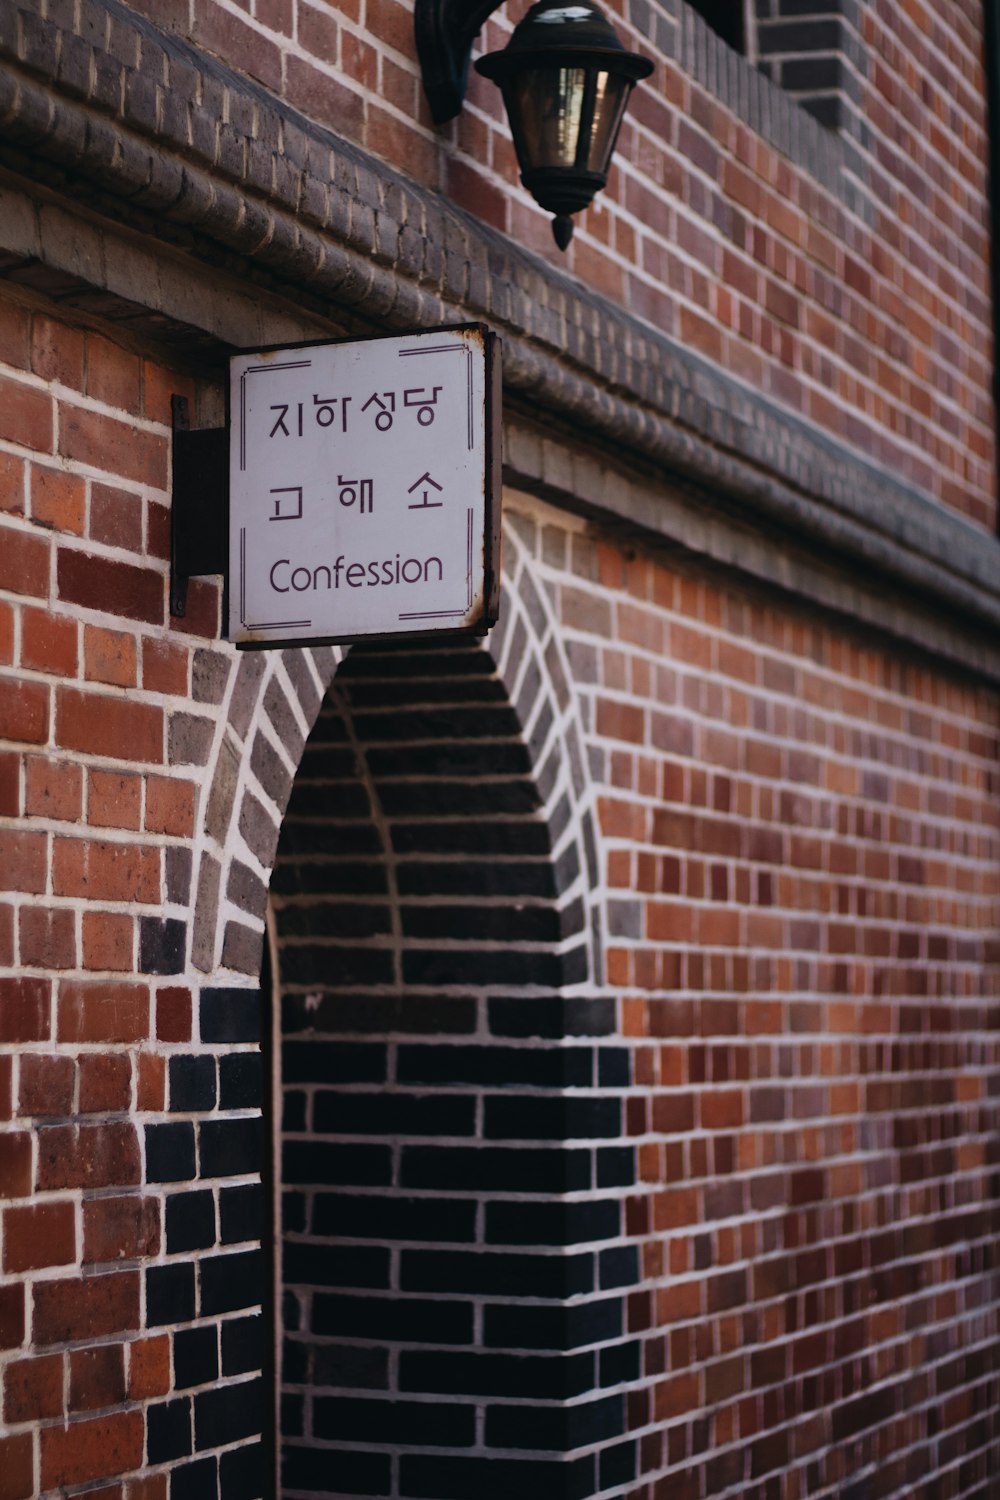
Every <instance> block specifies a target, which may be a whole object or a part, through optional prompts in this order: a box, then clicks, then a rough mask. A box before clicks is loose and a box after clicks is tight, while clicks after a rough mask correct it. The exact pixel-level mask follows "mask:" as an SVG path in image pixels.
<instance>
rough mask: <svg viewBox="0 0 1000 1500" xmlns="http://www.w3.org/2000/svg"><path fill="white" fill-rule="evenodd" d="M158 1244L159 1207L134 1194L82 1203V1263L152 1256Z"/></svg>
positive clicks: (152, 1200)
mask: <svg viewBox="0 0 1000 1500" xmlns="http://www.w3.org/2000/svg"><path fill="white" fill-rule="evenodd" d="M159 1248H160V1208H159V1203H158V1202H157V1200H156V1199H155V1198H142V1197H140V1196H139V1195H138V1194H135V1195H133V1194H129V1195H127V1196H122V1197H102V1198H94V1199H92V1200H90V1201H89V1202H86V1203H84V1206H83V1263H84V1265H94V1264H104V1263H112V1264H113V1263H116V1262H118V1261H121V1260H139V1259H140V1258H142V1257H144V1256H154V1255H156V1254H157V1252H158V1251H159Z"/></svg>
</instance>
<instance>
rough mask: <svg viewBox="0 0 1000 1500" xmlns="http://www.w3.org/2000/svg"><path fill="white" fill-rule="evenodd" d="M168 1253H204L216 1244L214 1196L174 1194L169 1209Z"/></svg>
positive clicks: (167, 1211) (210, 1194)
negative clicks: (196, 1251) (199, 1251)
mask: <svg viewBox="0 0 1000 1500" xmlns="http://www.w3.org/2000/svg"><path fill="white" fill-rule="evenodd" d="M166 1230H167V1254H168V1255H176V1254H177V1253H178V1252H179V1251H182V1250H204V1249H207V1247H208V1246H209V1245H214V1244H215V1234H216V1230H215V1196H214V1194H213V1193H211V1192H208V1191H206V1192H198V1193H171V1195H170V1197H169V1198H168V1199H167V1209H166Z"/></svg>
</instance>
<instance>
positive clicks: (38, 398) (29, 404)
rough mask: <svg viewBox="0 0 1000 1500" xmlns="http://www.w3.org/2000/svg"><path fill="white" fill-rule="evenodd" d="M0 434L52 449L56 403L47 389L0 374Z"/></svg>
mask: <svg viewBox="0 0 1000 1500" xmlns="http://www.w3.org/2000/svg"><path fill="white" fill-rule="evenodd" d="M0 438H6V440H7V441H8V442H14V443H19V444H20V445H21V446H22V447H25V448H34V449H35V451H36V452H38V453H51V452H52V438H53V406H52V397H51V396H50V395H49V394H48V392H47V391H40V390H37V389H35V388H34V387H31V386H26V385H21V384H20V383H19V382H18V381H16V380H10V379H8V378H7V377H6V376H0Z"/></svg>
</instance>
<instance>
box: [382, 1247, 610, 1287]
mask: <svg viewBox="0 0 1000 1500" xmlns="http://www.w3.org/2000/svg"><path fill="white" fill-rule="evenodd" d="M400 1285H401V1286H402V1288H403V1290H404V1291H407V1292H442V1293H444V1294H445V1295H448V1294H452V1295H454V1294H459V1293H473V1294H474V1293H477V1292H486V1293H493V1294H494V1295H496V1296H513V1297H553V1298H555V1297H558V1298H564V1297H572V1296H578V1295H581V1294H583V1293H585V1292H591V1291H593V1289H594V1258H593V1256H591V1255H527V1254H511V1255H495V1254H491V1253H490V1252H489V1251H474V1252H473V1251H461V1250H450V1251H449V1250H404V1251H403V1252H402V1255H401V1267H400Z"/></svg>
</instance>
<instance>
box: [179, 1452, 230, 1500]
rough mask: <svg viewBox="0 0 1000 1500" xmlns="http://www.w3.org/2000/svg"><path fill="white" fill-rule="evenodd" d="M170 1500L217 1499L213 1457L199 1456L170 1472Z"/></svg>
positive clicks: (216, 1475)
mask: <svg viewBox="0 0 1000 1500" xmlns="http://www.w3.org/2000/svg"><path fill="white" fill-rule="evenodd" d="M170 1500H219V1475H218V1470H217V1468H216V1461H215V1459H214V1458H199V1459H197V1460H196V1461H195V1462H193V1463H189V1464H182V1465H181V1466H180V1467H179V1468H176V1469H172V1470H171V1472H170Z"/></svg>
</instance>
